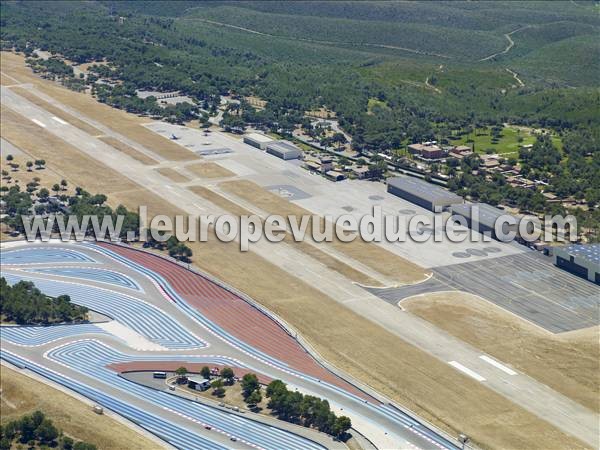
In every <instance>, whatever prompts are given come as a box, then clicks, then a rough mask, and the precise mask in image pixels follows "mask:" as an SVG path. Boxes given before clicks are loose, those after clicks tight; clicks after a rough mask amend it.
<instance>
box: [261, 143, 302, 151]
mask: <svg viewBox="0 0 600 450" xmlns="http://www.w3.org/2000/svg"><path fill="white" fill-rule="evenodd" d="M267 149H271V150H275V151H278V152H280V153H283V154H285V153H290V152H293V153H299V154H301V153H302V150H301V149H300V148H298V147H296V146H295V145H294V144H292V143H291V142H290V141H275V142H271V143H270V144H268V145H267Z"/></svg>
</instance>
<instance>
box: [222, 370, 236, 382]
mask: <svg viewBox="0 0 600 450" xmlns="http://www.w3.org/2000/svg"><path fill="white" fill-rule="evenodd" d="M220 375H221V378H223V380H224V381H225V384H227V385H230V386H231V385H232V384H233V381H234V378H235V374H234V373H233V369H232V368H231V367H223V368H222V369H221V373H220Z"/></svg>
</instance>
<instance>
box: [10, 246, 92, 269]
mask: <svg viewBox="0 0 600 450" xmlns="http://www.w3.org/2000/svg"><path fill="white" fill-rule="evenodd" d="M82 262H84V263H95V262H97V261H96V260H95V259H93V258H91V257H90V256H88V255H86V254H85V253H82V252H78V251H77V250H72V249H67V248H62V247H61V248H53V247H52V246H46V247H28V248H23V249H20V248H19V249H14V250H3V251H2V264H10V265H13V264H15V265H17V264H19V265H22V264H26V265H31V264H60V263H82Z"/></svg>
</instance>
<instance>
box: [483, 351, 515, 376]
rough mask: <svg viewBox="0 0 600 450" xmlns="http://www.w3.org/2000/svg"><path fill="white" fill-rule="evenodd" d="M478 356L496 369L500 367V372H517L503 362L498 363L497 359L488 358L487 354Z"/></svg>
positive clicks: (512, 373)
mask: <svg viewBox="0 0 600 450" xmlns="http://www.w3.org/2000/svg"><path fill="white" fill-rule="evenodd" d="M479 358H481V359H483V360H484V361H485V362H486V363H488V364H491V365H492V366H494V367H496V368H497V369H500V370H501V371H502V372H505V373H507V374H509V375H517V372H515V371H514V370H512V369H511V368H510V367H506V366H505V365H504V364H500V363H499V362H498V361H496V360H495V359H492V358H490V357H489V356H487V355H481V356H480V357H479Z"/></svg>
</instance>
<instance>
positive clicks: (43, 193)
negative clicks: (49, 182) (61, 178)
mask: <svg viewBox="0 0 600 450" xmlns="http://www.w3.org/2000/svg"><path fill="white" fill-rule="evenodd" d="M38 197H39V198H40V199H41V200H44V201H45V200H47V199H48V197H50V192H49V191H48V189H46V188H41V189H40V192H38Z"/></svg>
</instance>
